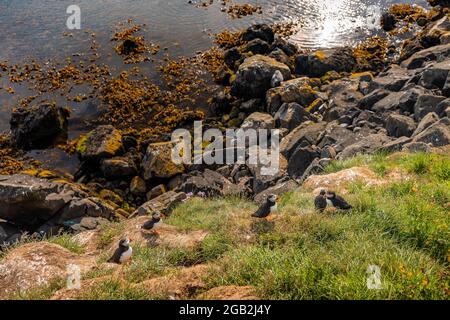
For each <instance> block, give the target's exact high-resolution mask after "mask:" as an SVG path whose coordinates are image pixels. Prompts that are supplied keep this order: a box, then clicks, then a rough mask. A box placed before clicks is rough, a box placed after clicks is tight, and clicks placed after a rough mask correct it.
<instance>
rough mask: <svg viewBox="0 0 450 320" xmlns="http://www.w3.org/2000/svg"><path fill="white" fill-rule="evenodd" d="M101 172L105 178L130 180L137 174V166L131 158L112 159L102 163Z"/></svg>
mask: <svg viewBox="0 0 450 320" xmlns="http://www.w3.org/2000/svg"><path fill="white" fill-rule="evenodd" d="M100 170H101V171H102V173H103V175H104V177H105V178H108V179H119V178H130V177H132V176H134V175H136V173H137V166H136V164H135V163H134V161H132V160H131V159H130V158H127V157H115V158H112V159H104V160H103V161H102V163H101V166H100Z"/></svg>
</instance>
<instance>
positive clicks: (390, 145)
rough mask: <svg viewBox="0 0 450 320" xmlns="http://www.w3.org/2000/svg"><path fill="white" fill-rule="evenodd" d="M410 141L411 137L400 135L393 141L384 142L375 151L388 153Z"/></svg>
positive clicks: (397, 149) (400, 148)
mask: <svg viewBox="0 0 450 320" xmlns="http://www.w3.org/2000/svg"><path fill="white" fill-rule="evenodd" d="M411 141H412V139H411V138H408V137H400V138H398V139H396V140H394V141H391V142H388V143H385V144H384V145H383V146H382V147H380V148H379V149H377V150H376V151H381V152H388V153H391V152H396V151H401V150H402V148H403V146H404V145H405V144H407V143H410V142H411Z"/></svg>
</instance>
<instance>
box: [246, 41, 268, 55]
mask: <svg viewBox="0 0 450 320" xmlns="http://www.w3.org/2000/svg"><path fill="white" fill-rule="evenodd" d="M244 52H251V53H253V54H267V53H269V52H270V46H269V44H268V43H267V42H266V41H263V40H261V39H253V40H252V41H250V42H248V43H247V45H246V46H245V50H244Z"/></svg>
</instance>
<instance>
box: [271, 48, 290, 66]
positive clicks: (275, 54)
mask: <svg viewBox="0 0 450 320" xmlns="http://www.w3.org/2000/svg"><path fill="white" fill-rule="evenodd" d="M269 57H270V58H272V59H275V60H277V61H278V62H281V63H283V64H285V65H287V66H288V65H289V64H290V63H291V60H290V58H289V56H288V55H287V54H286V53H284V51H283V50H281V49H275V50H273V51H272V52H271V53H270V54H269Z"/></svg>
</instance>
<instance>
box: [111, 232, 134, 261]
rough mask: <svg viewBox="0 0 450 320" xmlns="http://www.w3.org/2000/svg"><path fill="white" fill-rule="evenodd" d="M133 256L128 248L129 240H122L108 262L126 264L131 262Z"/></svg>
mask: <svg viewBox="0 0 450 320" xmlns="http://www.w3.org/2000/svg"><path fill="white" fill-rule="evenodd" d="M132 255H133V248H131V246H130V240H129V239H128V238H126V239H122V240H120V242H119V247H118V248H117V249H116V251H114V254H113V255H112V257H111V258H110V259H109V260H108V262H110V263H117V264H122V263H127V262H129V261H130V260H131V256H132Z"/></svg>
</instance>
